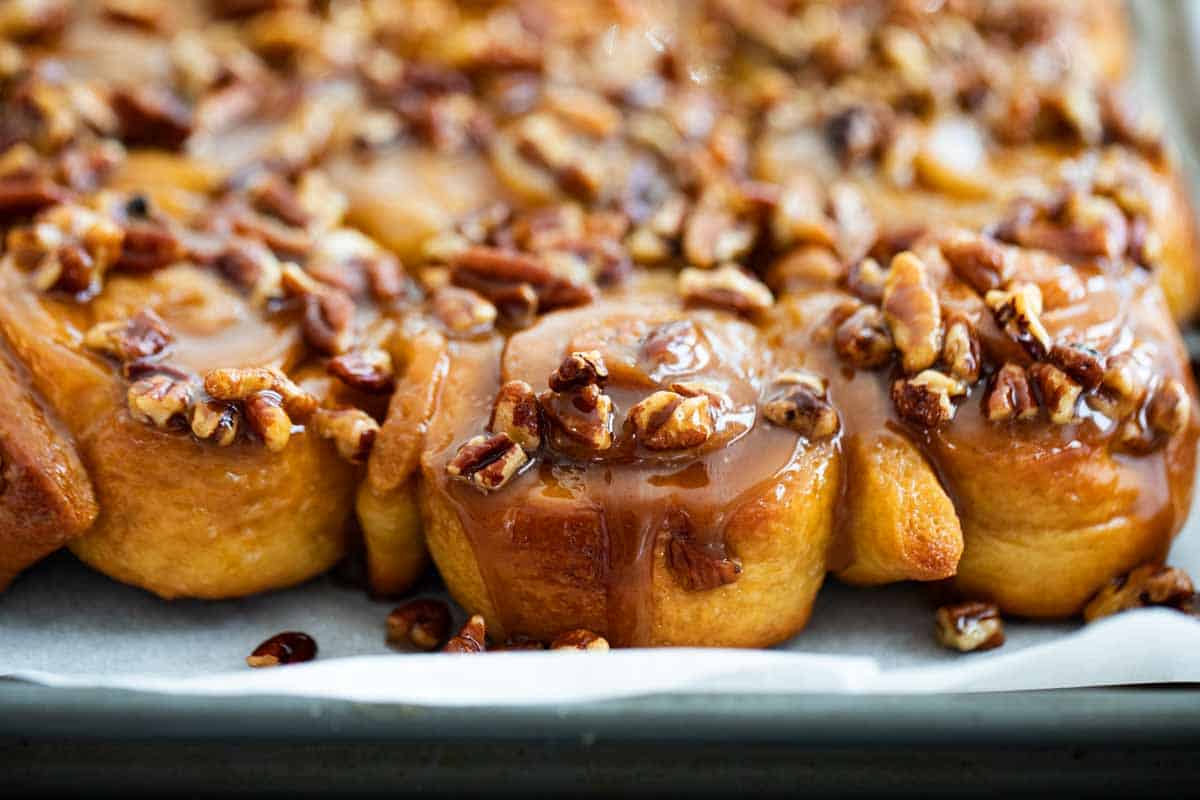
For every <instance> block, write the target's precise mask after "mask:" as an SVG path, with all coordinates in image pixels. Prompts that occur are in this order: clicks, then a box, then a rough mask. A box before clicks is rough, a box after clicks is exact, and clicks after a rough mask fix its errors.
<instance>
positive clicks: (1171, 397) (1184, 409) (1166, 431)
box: [1146, 379, 1192, 439]
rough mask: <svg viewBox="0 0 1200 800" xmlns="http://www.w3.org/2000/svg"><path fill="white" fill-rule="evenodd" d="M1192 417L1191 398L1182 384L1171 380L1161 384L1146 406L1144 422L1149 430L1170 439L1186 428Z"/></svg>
mask: <svg viewBox="0 0 1200 800" xmlns="http://www.w3.org/2000/svg"><path fill="white" fill-rule="evenodd" d="M1191 417H1192V398H1191V395H1190V394H1188V390H1187V388H1186V387H1184V385H1183V384H1182V383H1180V382H1179V381H1177V380H1174V379H1171V380H1168V381H1166V382H1165V383H1163V384H1162V385H1161V386H1159V387H1158V389H1157V390H1156V391H1155V392H1154V394H1153V395H1152V396H1151V398H1150V402H1149V403H1147V404H1146V421H1147V422H1148V423H1150V429H1151V430H1152V431H1154V433H1156V434H1158V435H1159V436H1161V437H1164V438H1168V439H1169V438H1171V437H1172V436H1175V435H1176V434H1178V433H1181V432H1182V431H1183V430H1184V429H1185V428H1187V426H1188V423H1189V422H1190V421H1191Z"/></svg>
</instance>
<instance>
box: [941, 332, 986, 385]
mask: <svg viewBox="0 0 1200 800" xmlns="http://www.w3.org/2000/svg"><path fill="white" fill-rule="evenodd" d="M943 339H944V340H943V342H942V358H941V361H942V364H943V365H944V366H945V369H946V372H947V373H949V374H950V375H951V376H952V377H954V378H957V379H958V380H960V381H962V382H964V383H966V384H968V385H970V384H972V383H975V381H977V380H979V370H980V367H981V366H982V362H983V356H982V353H981V352H980V347H979V337H977V336H976V335H975V329H974V327H973V326H972V325H971V323H970V322H968V321H967V320H966V319H963V318H962V317H955V318H953V319H951V320H950V322H949V323H948V324H947V325H946V334H945V336H944V337H943Z"/></svg>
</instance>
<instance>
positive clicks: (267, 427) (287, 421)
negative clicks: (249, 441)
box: [242, 391, 292, 453]
mask: <svg viewBox="0 0 1200 800" xmlns="http://www.w3.org/2000/svg"><path fill="white" fill-rule="evenodd" d="M282 404H283V400H282V399H281V398H280V396H279V395H278V394H276V393H275V392H271V391H266V392H255V393H254V394H252V395H250V396H249V397H246V398H244V399H243V400H242V409H243V410H244V411H245V413H246V422H247V423H248V424H249V425H250V428H251V430H253V431H254V432H255V433H257V434H258V435H259V436H260V437H261V438H262V440H263V444H265V445H266V447H267V449H268V450H270V451H271V452H272V453H278V452H279V451H280V450H282V449H283V448H285V447H287V443H288V442H289V441H290V440H291V438H292V419H291V417H289V416H288V413H287V412H286V411H284V409H283V405H282Z"/></svg>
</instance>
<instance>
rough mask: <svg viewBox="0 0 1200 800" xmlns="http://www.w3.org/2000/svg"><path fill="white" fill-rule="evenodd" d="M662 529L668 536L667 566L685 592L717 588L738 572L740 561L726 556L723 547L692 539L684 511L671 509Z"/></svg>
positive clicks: (736, 575) (740, 565) (689, 522)
mask: <svg viewBox="0 0 1200 800" xmlns="http://www.w3.org/2000/svg"><path fill="white" fill-rule="evenodd" d="M663 532H664V533H665V534H666V536H667V543H666V552H665V553H664V555H665V558H666V564H667V569H669V570H670V571H671V575H672V576H674V578H675V580H676V582H677V583H678V584H679V585H680V586H681V587H682V588H683V589H684V591H688V592H701V591H707V590H709V589H716V588H717V587H718V586H724V585H725V584H727V583H733V582H734V581H736V580H737V579H738V576H739V575H740V574H741V572H742V564H741V562H740V561H738V560H737V559H733V558H729V557H728V555H726V553H725V548H724V547H717V546H710V545H705V544H703V543H701V542H698V541H696V540H695V539H694V538H693V536H692V527H691V520H690V519H689V518H688V516H687V514H685V513H684V512H682V511H680V510H678V509H670V510H669V511H668V512H667V516H666V517H665V518H664V519H663Z"/></svg>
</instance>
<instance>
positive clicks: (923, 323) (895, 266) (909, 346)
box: [883, 250, 942, 374]
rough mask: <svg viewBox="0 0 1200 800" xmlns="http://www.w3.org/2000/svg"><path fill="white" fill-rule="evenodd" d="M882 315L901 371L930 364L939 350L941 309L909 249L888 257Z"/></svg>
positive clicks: (921, 266) (922, 268)
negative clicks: (888, 266) (895, 350)
mask: <svg viewBox="0 0 1200 800" xmlns="http://www.w3.org/2000/svg"><path fill="white" fill-rule="evenodd" d="M883 316H884V318H885V319H886V320H887V323H888V326H889V327H891V329H892V339H894V340H895V342H896V349H897V350H899V351H900V363H901V365H902V366H903V367H904V371H905V372H907V373H909V374H913V373H917V372H920V371H922V370H925V369H928V368H929V367H931V366H933V364H934V362H935V361H937V358H938V355H940V354H941V352H942V308H941V303H940V302H939V301H938V297H937V292H935V291H934V289H933V286H932V285H931V284H930V282H929V275H928V270H927V268H926V266H925V263H924V262H923V261H921V259H919V258H917V256H916V255H914V254H913V253H912V252H910V251H907V250H906V251H904V252H903V253H900V254H898V255H897V256H896V257H895V258H893V259H892V266H891V269H890V270H888V275H887V281H886V282H885V283H884V287H883Z"/></svg>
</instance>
